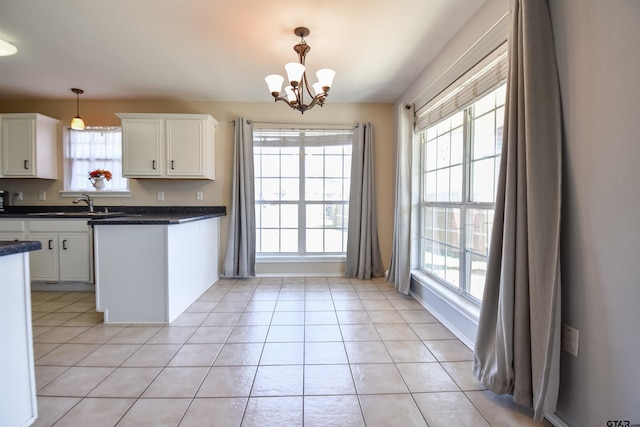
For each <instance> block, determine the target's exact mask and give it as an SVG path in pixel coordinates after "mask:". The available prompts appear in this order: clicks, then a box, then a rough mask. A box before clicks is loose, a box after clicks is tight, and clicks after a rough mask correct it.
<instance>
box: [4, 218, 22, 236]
mask: <svg viewBox="0 0 640 427" xmlns="http://www.w3.org/2000/svg"><path fill="white" fill-rule="evenodd" d="M0 231H10V232H18V233H24V231H25V223H24V221H20V220H11V219H0Z"/></svg>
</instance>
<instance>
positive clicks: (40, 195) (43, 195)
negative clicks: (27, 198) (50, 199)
mask: <svg viewBox="0 0 640 427" xmlns="http://www.w3.org/2000/svg"><path fill="white" fill-rule="evenodd" d="M38 200H47V192H46V191H45V190H40V191H38Z"/></svg>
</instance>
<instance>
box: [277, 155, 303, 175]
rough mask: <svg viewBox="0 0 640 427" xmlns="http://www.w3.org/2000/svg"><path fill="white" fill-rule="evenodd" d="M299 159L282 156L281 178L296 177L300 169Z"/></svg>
mask: <svg viewBox="0 0 640 427" xmlns="http://www.w3.org/2000/svg"><path fill="white" fill-rule="evenodd" d="M299 159H300V158H299V157H298V156H288V155H287V156H282V157H281V158H280V160H281V162H282V163H281V176H286V177H296V178H297V177H298V176H299V175H300V174H299V171H298V169H299V168H300V160H299Z"/></svg>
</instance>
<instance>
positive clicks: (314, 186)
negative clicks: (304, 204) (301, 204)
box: [304, 178, 324, 200]
mask: <svg viewBox="0 0 640 427" xmlns="http://www.w3.org/2000/svg"><path fill="white" fill-rule="evenodd" d="M304 186H305V199H306V200H323V196H324V180H323V179H322V178H307V179H305V180H304Z"/></svg>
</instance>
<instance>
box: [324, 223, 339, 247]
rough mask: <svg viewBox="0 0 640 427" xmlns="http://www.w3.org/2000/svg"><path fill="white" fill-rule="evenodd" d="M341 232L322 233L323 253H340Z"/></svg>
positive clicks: (329, 231) (334, 230) (330, 230)
mask: <svg viewBox="0 0 640 427" xmlns="http://www.w3.org/2000/svg"><path fill="white" fill-rule="evenodd" d="M342 234H343V233H342V230H339V229H325V231H324V245H325V247H324V251H325V252H341V251H342Z"/></svg>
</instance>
